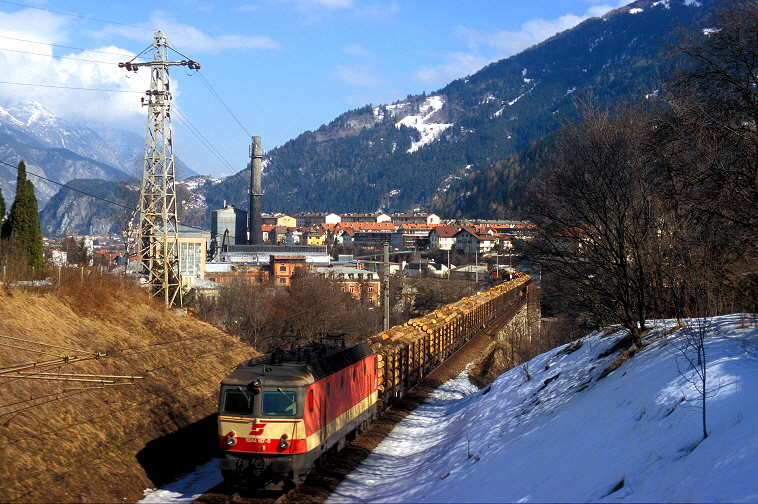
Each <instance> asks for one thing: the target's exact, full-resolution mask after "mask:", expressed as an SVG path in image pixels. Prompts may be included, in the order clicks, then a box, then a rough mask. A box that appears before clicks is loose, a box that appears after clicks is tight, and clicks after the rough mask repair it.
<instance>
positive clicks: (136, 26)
mask: <svg viewBox="0 0 758 504" xmlns="http://www.w3.org/2000/svg"><path fill="white" fill-rule="evenodd" d="M0 2H1V3H5V4H9V5H16V6H18V7H23V8H24V9H35V10H40V11H45V12H51V13H53V14H60V15H62V16H71V17H75V18H79V19H86V20H88V21H98V22H100V23H108V24H112V25H118V26H126V27H129V28H139V29H140V30H149V31H157V30H156V29H155V28H148V27H147V26H140V25H135V24H129V23H119V22H118V21H109V20H107V19H98V18H93V17H89V16H82V15H80V14H72V13H70V12H63V11H56V10H53V9H45V8H44V7H34V6H32V5H26V4H22V3H19V2H11V1H9V0H0Z"/></svg>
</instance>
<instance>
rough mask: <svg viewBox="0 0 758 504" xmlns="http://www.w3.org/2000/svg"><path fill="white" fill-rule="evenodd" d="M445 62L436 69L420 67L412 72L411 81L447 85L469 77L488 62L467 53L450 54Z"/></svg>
mask: <svg viewBox="0 0 758 504" xmlns="http://www.w3.org/2000/svg"><path fill="white" fill-rule="evenodd" d="M445 59H447V62H446V63H444V64H442V65H439V66H436V67H422V68H420V69H419V70H417V71H416V72H414V74H413V76H412V77H411V79H412V80H414V81H415V82H418V83H420V84H424V85H436V84H440V83H447V82H450V81H451V80H455V79H458V78H460V77H463V76H465V75H470V74H472V73H474V72H476V71H477V70H479V69H481V68H482V67H483V66H484V65H486V64H487V63H489V60H487V59H486V58H482V57H479V56H474V55H472V54H467V53H461V52H456V53H450V54H448V55H447V56H446V57H445Z"/></svg>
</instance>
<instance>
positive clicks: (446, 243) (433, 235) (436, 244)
mask: <svg viewBox="0 0 758 504" xmlns="http://www.w3.org/2000/svg"><path fill="white" fill-rule="evenodd" d="M456 233H458V228H456V227H453V226H435V227H433V228H432V230H431V231H429V247H431V248H433V249H438V250H452V248H453V247H454V246H455V241H456V240H455V235H456Z"/></svg>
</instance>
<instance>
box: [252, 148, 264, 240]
mask: <svg viewBox="0 0 758 504" xmlns="http://www.w3.org/2000/svg"><path fill="white" fill-rule="evenodd" d="M262 158H263V149H261V137H259V136H254V137H253V145H252V147H250V229H249V231H250V233H249V234H250V244H252V245H260V244H262V243H263V232H262V231H261V226H262V225H263V216H262V211H263V206H262V203H261V198H262V197H263V188H262V187H261V185H262V184H261V172H262V171H263V170H262V167H261V159H262Z"/></svg>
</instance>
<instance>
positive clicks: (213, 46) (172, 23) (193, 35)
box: [90, 11, 282, 53]
mask: <svg viewBox="0 0 758 504" xmlns="http://www.w3.org/2000/svg"><path fill="white" fill-rule="evenodd" d="M146 26H153V27H156V29H159V30H161V31H163V32H164V33H165V34H166V35H167V36H168V41H169V44H171V45H172V46H173V47H176V48H178V49H180V50H181V51H194V52H196V53H198V52H205V53H215V52H219V51H222V50H229V49H266V50H271V49H282V45H281V44H279V43H278V42H276V41H275V40H273V39H272V38H270V37H266V36H256V35H221V36H218V37H212V36H210V35H208V34H206V33H203V32H202V31H201V30H198V29H197V28H195V27H194V26H189V25H185V24H182V23H180V22H179V21H177V20H176V19H175V18H173V17H171V16H169V15H167V14H166V13H164V12H162V11H156V12H155V13H154V14H153V15H152V16H150V20H149V21H148V22H147V23H146ZM90 34H91V35H92V36H95V37H101V38H102V37H109V36H111V35H113V34H117V35H121V36H123V37H128V38H131V39H134V40H140V41H145V40H151V39H152V37H151V36H145V33H144V32H142V31H140V30H135V29H134V28H130V27H125V26H108V27H106V28H104V29H103V30H100V31H98V32H90Z"/></svg>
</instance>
